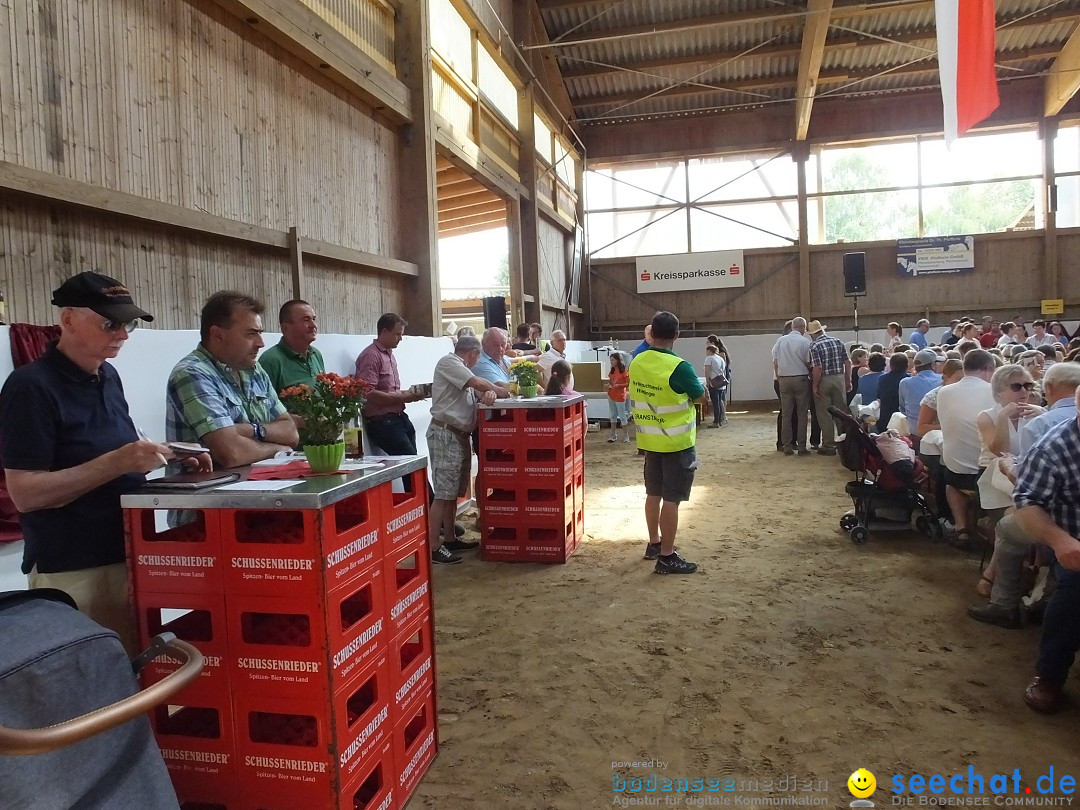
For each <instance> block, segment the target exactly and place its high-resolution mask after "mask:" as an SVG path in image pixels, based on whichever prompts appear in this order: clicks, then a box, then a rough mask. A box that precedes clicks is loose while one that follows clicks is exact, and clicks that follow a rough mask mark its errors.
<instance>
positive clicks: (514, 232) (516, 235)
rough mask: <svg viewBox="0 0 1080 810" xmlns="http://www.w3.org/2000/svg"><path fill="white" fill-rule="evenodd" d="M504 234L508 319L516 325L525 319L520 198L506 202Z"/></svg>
mask: <svg viewBox="0 0 1080 810" xmlns="http://www.w3.org/2000/svg"><path fill="white" fill-rule="evenodd" d="M506 235H507V242H508V254H507V256H508V260H509V268H508V269H509V271H510V321H511V323H512V324H514V325H517V324H519V323H523V322H524V321H525V290H524V275H523V272H522V271H523V267H522V262H521V200H520V199H515V200H509V201H507V203H506Z"/></svg>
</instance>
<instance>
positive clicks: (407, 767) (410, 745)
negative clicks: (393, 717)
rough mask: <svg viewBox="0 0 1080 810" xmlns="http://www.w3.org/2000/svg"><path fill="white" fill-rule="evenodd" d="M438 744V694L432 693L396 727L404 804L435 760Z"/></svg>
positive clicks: (396, 762) (395, 739)
mask: <svg viewBox="0 0 1080 810" xmlns="http://www.w3.org/2000/svg"><path fill="white" fill-rule="evenodd" d="M438 745H439V743H438V737H437V735H436V732H435V693H434V692H429V693H428V694H427V695H426V696H425V697H424V699H423V700H422V701H420V702H419V703H417V704H416V706H415V707H414V708H413V709H412V710H411V711H410V712H409V713H408V714H407V715H406V716H405V717H404V718H403V719H402V720H401V722H399V723H397V724H395V726H394V764H395V767H396V769H397V787H398V788H399V789H400V791H401V796H400V801H401V805H402V806H404V805H405V803H406V802H407V801H408V800H409V797H410V796H412V794H413V791H414V790H416V786H417V785H418V784H420V780H421V779H422V778H423V776H424V774H425V773H426V772H427V769H428V767H429V766H430V765H431V763H432V761H433V760H434V759H435V753H436V751H437V750H438Z"/></svg>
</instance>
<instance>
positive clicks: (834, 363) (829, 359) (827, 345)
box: [810, 335, 848, 376]
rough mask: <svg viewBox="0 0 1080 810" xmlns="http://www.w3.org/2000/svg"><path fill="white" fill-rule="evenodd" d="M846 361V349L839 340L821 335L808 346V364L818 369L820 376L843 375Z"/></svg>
mask: <svg viewBox="0 0 1080 810" xmlns="http://www.w3.org/2000/svg"><path fill="white" fill-rule="evenodd" d="M847 359H848V353H847V348H846V347H845V346H844V341H842V340H840V339H839V338H834V337H831V336H830V335H822V336H821V337H819V338H818V339H817V340H815V341H814V342H813V343H811V344H810V364H811V365H812V366H814V368H820V369H821V374H822V376H828V375H829V374H843V373H844V363H846V362H847Z"/></svg>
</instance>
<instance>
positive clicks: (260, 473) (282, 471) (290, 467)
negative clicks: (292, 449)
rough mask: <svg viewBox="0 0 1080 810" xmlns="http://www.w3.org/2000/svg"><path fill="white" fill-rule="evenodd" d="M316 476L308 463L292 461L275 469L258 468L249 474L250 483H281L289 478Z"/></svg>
mask: <svg viewBox="0 0 1080 810" xmlns="http://www.w3.org/2000/svg"><path fill="white" fill-rule="evenodd" d="M312 475H316V473H313V472H312V471H311V465H310V464H308V463H307V462H306V461H303V460H297V461H290V462H289V463H288V464H279V465H277V466H274V467H256V468H254V469H253V470H252V471H251V472H250V473H248V481H280V480H284V479H288V478H308V477H310V476H312Z"/></svg>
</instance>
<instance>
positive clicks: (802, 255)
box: [795, 141, 811, 313]
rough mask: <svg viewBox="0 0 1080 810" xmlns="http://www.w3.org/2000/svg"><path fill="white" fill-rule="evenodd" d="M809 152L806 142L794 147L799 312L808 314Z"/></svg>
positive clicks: (809, 304) (809, 303)
mask: <svg viewBox="0 0 1080 810" xmlns="http://www.w3.org/2000/svg"><path fill="white" fill-rule="evenodd" d="M809 157H810V150H809V148H808V145H807V143H806V141H802V142H799V143H796V145H795V171H796V172H798V195H799V197H798V206H799V312H806V313H809V312H810V311H811V310H810V306H811V302H810V211H809V201H808V199H807V196H806V187H807V183H806V168H807V162H808V159H809Z"/></svg>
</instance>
